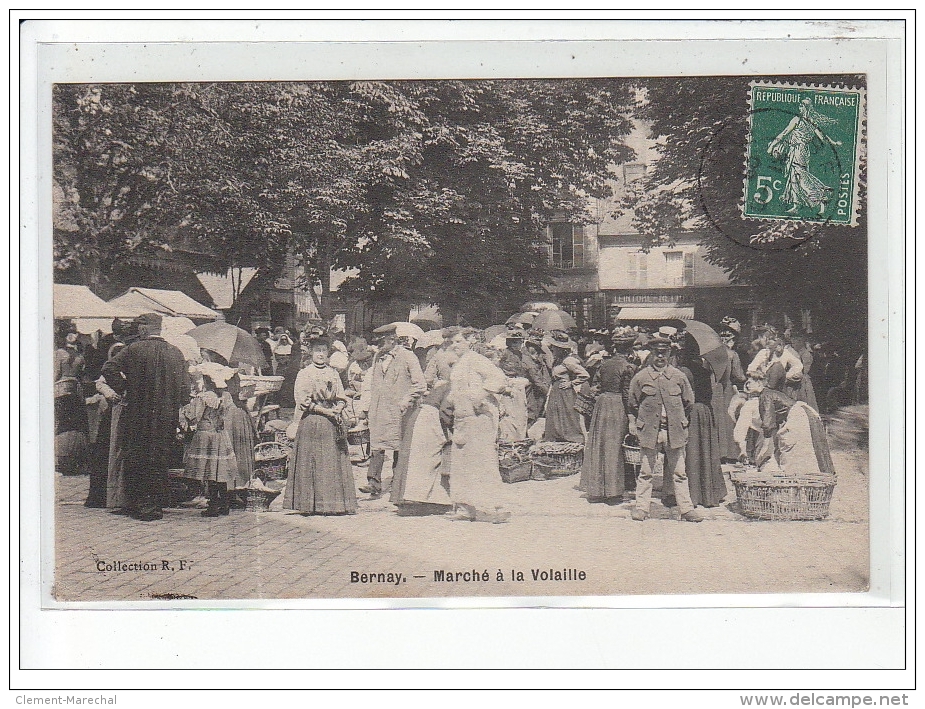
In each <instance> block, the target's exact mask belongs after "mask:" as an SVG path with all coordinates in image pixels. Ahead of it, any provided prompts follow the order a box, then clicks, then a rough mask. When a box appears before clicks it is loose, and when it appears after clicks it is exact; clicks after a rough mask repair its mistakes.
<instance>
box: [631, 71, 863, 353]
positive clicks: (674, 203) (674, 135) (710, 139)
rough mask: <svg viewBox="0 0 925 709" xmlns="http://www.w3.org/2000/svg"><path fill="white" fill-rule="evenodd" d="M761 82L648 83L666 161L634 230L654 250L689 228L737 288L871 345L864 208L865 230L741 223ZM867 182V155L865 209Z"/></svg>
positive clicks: (656, 169) (645, 106)
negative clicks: (752, 99)
mask: <svg viewBox="0 0 925 709" xmlns="http://www.w3.org/2000/svg"><path fill="white" fill-rule="evenodd" d="M760 78H761V77H724V78H723V80H722V81H717V80H716V78H715V77H686V78H666V79H647V80H646V81H645V84H644V88H645V98H644V99H643V100H642V101H641V102H640V105H639V107H638V115H639V116H640V117H641V118H643V119H645V120H646V121H648V122H649V123H650V125H651V130H652V135H653V136H655V137H656V139H657V141H658V142H659V144H660V153H661V156H660V158H659V160H658V161H656V163H655V164H654V165H653V166H652V169H651V170H650V171H649V173H648V174H647V176H646V184H645V189H644V191H643V195H642V198H641V201H640V202H639V203H638V204H637V206H636V211H635V215H636V216H635V223H636V225H637V227H638V228H639V230H640V232H642V233H643V234H645V235H647V237H648V242H647V243H648V246H652V245H654V244H656V243H658V242H659V241H664V240H669V239H670V238H671V235H672V234H676V233H677V232H678V231H679V230H681V229H682V228H696V229H697V230H698V231H699V232H700V233H702V234H703V239H702V242H701V243H702V245H703V247H704V249H705V252H706V257H707V259H708V260H709V261H711V262H712V263H714V264H716V265H718V266H721V267H722V268H724V269H726V270H727V272H728V273H729V275H730V277H731V278H732V279H733V281H734V282H737V283H743V284H748V285H750V286H753V287H754V289H755V291H756V295H757V297H758V298H759V300H760V301H761V302H762V303H763V304H765V305H766V306H767V307H768V308H772V309H774V308H776V309H778V310H781V311H784V312H789V313H791V314H796V313H798V312H799V308H806V307H811V308H812V310H813V311H814V312H816V313H817V321H819V320H823V321H824V322H819V325H821V326H823V327H824V329H825V330H826V331H828V332H830V333H832V334H833V338H834V339H842V338H843V339H844V341H849V342H854V343H858V342H864V341H865V339H866V329H867V228H866V214H865V213H864V210H863V209H862V211H861V214H860V217H859V224H858V226H857V227H849V226H837V225H831V224H825V223H806V222H767V221H754V220H745V219H743V218H742V215H741V202H742V194H743V177H744V167H745V166H744V159H745V145H746V140H747V132H748V103H747V96H748V85H749V82H750V81H754V80H756V79H760ZM804 78H805V80H806V83H817V84H818V83H823V84H825V83H830V84H833V85H836V84H848V85H853V86H863V85H864V77H859V76H847V77H846V76H834V77H819V76H813V77H804ZM770 79H771V80H773V77H771V78H770ZM787 80H788V81H790V82H793V83H801V81H802V79H801V77H787ZM862 150H863V145H862ZM865 176H866V170H865V166H864V162H863V152H862V163H861V193H862V205H863V196H864V194H865V182H864V180H865Z"/></svg>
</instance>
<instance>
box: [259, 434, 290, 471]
mask: <svg viewBox="0 0 925 709" xmlns="http://www.w3.org/2000/svg"><path fill="white" fill-rule="evenodd" d="M288 475H289V446H286V445H284V444H282V443H279V442H278V441H269V442H266V443H258V444H257V445H256V446H254V476H255V477H258V478H260V479H261V480H284V479H285V478H286V477H287V476H288Z"/></svg>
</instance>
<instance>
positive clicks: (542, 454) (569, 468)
mask: <svg viewBox="0 0 925 709" xmlns="http://www.w3.org/2000/svg"><path fill="white" fill-rule="evenodd" d="M584 450H585V447H584V446H583V445H582V444H581V443H561V442H550V443H540V444H539V445H538V446H536V447H535V448H534V449H533V472H532V475H531V477H532V478H533V479H534V480H549V479H550V478H561V477H565V476H566V475H574V474H575V473H577V472H578V471H579V470H581V463H582V461H583V460H584Z"/></svg>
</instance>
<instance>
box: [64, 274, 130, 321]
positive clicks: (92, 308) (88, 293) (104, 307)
mask: <svg viewBox="0 0 925 709" xmlns="http://www.w3.org/2000/svg"><path fill="white" fill-rule="evenodd" d="M140 313H141V311H139V310H137V309H133V308H131V307H130V306H128V304H123V303H113V302H109V303H107V302H106V301H105V300H103V299H102V298H100V297H99V296H98V295H96V294H95V293H94V292H93V291H92V290H90V289H89V288H88V287H87V286H74V285H67V284H63V283H55V287H54V315H55V317H56V318H70V319H76V318H98V319H107V320H110V321H111V320H112V319H113V318H133V317H135V316H136V315H139V314H140Z"/></svg>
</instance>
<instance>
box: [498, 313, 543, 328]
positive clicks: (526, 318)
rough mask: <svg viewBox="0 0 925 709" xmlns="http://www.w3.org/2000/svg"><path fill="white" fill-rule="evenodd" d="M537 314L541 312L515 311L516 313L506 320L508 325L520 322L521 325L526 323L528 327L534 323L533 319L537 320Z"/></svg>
mask: <svg viewBox="0 0 925 709" xmlns="http://www.w3.org/2000/svg"><path fill="white" fill-rule="evenodd" d="M537 315H539V313H535V312H533V311H529V312H526V313H515V314H514V315H512V316H511V317H509V318H508V319H507V320H506V321H505V322H506V324H508V325H510V324H511V323H520V324H521V325H526V326H527V327H530V326H532V325H533V321H534V320H536V316H537Z"/></svg>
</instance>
